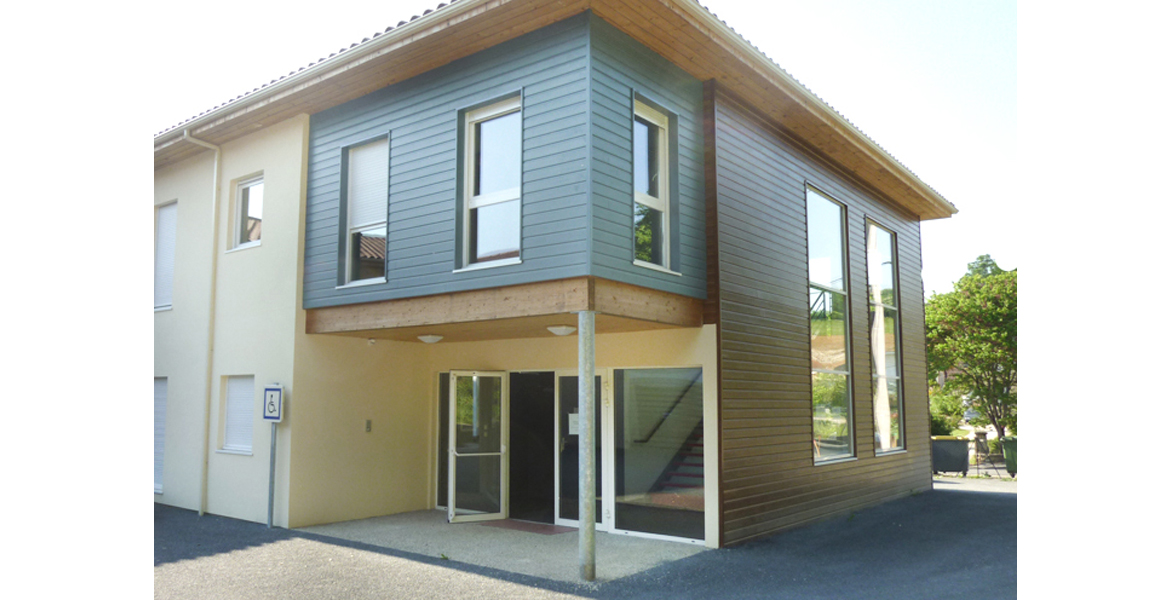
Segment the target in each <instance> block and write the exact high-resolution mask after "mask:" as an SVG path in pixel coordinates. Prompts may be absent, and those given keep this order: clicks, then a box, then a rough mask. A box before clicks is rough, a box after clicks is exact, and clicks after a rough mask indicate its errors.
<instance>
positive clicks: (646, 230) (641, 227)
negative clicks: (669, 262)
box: [634, 202, 665, 266]
mask: <svg viewBox="0 0 1170 600" xmlns="http://www.w3.org/2000/svg"><path fill="white" fill-rule="evenodd" d="M664 241H665V240H663V237H662V211H658V210H654V209H653V208H650V207H649V206H646V205H645V204H639V203H637V202H635V203H634V258H636V259H637V260H640V261H644V262H648V263H654V264H656V265H663V266H665V265H664V264H663V263H664V261H663V257H662V246H663V242H664Z"/></svg>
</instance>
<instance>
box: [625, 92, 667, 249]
mask: <svg viewBox="0 0 1170 600" xmlns="http://www.w3.org/2000/svg"><path fill="white" fill-rule="evenodd" d="M669 128H670V121H669V119H667V117H666V115H664V114H662V113H660V112H658V111H656V110H654V109H653V108H650V107H649V106H647V105H645V104H643V103H642V102H639V101H634V262H635V263H639V262H641V263H647V264H652V265H658V266H660V267H665V268H670V255H669V254H670V243H669V239H670V160H669V158H670V143H669V139H670V137H669V135H668V133H669Z"/></svg>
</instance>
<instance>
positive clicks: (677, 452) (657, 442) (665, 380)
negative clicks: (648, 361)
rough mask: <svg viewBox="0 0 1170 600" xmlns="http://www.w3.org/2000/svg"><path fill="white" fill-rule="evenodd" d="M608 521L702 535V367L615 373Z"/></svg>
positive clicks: (641, 528)
mask: <svg viewBox="0 0 1170 600" xmlns="http://www.w3.org/2000/svg"><path fill="white" fill-rule="evenodd" d="M613 389H614V446H615V448H614V449H615V454H616V455H615V457H614V485H615V490H614V491H615V496H614V512H615V515H614V516H615V520H614V525H615V526H616V527H617V528H618V529H621V530H625V531H641V532H646V533H658V534H662V535H671V536H677V537H685V538H692V539H703V537H704V534H705V530H704V528H703V495H704V494H703V490H704V487H705V475H704V468H703V461H704V453H703V370H702V369H697V368H694V369H636V370H635V369H622V370H617V371H614V387H613Z"/></svg>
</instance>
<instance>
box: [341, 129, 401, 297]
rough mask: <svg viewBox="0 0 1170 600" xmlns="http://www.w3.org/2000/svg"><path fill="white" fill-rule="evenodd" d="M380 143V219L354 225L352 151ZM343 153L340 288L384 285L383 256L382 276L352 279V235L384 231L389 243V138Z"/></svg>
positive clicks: (362, 143)
mask: <svg viewBox="0 0 1170 600" xmlns="http://www.w3.org/2000/svg"><path fill="white" fill-rule="evenodd" d="M381 143H384V144H386V189H385V195H386V198H385V200H384V204H383V205H382V219H381V220H380V221H368V222H364V223H358V224H356V225H355V224H354V222H353V214H354V212H355V211H354V206H353V169H352V168H351V162H350V161H351V159H352V157H353V151H354V150H357V149H359V148H365V147H367V146H370V145H372V144H381ZM345 153H346V169H345V178H346V188H345V189H346V194H345V195H346V198H345V202H346V204H345V206H346V211H345V215H346V216H345V219H346V228H345V279H344V282H345V283H344V284H343V285H342V286H340V287H345V286H349V285H369V284H373V283H385V281H386V275H385V272H386V263H387V262H388V259H389V257H388V256H383V258H382V273H383V274H382V276H380V277H367V278H365V279H354V278H353V269H354V265H353V235H354V234H355V233H365V232H367V231H373V230H376V229H386V239H387V243H388V242H389V238H390V231H389V227H388V221H387V218H386V213H387V211H388V210H389V208H390V207H389V201H390V196H389V194H390V138H389V137H388V136H383V137H379V138H377V139H372V140H366V141H364V142H361V143H358V144H354V145H352V146H348V147H346V148H345ZM386 254H389V251H388V250H387V251H386Z"/></svg>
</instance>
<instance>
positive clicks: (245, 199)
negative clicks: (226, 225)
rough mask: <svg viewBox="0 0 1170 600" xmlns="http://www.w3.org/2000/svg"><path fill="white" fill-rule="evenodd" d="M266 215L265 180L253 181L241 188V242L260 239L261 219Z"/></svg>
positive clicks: (239, 241) (238, 241)
mask: <svg viewBox="0 0 1170 600" xmlns="http://www.w3.org/2000/svg"><path fill="white" fill-rule="evenodd" d="M263 215H264V182H263V181H260V182H257V183H253V184H252V185H249V186H247V187H245V188H244V189H242V190H240V219H241V221H243V222H242V223H241V227H240V232H239V235H240V237H239V239H238V240H236V242H237V243H239V244H246V243H248V242H255V241H258V240H259V239H260V221H261V219H262V218H263Z"/></svg>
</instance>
